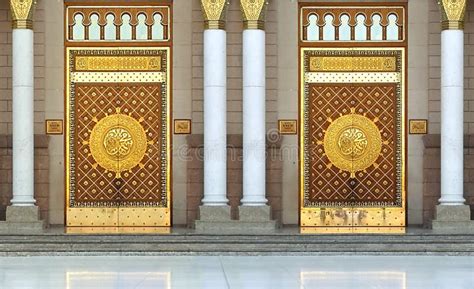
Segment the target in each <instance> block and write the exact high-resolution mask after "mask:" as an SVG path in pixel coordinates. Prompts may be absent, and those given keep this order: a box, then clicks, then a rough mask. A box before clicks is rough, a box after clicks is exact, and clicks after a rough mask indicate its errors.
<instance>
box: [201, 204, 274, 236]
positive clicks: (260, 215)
mask: <svg viewBox="0 0 474 289" xmlns="http://www.w3.org/2000/svg"><path fill="white" fill-rule="evenodd" d="M199 211H200V219H199V220H196V222H195V228H196V233H198V234H210V235H260V234H269V233H274V232H275V231H276V229H277V223H276V221H274V220H272V219H271V210H270V207H269V206H240V207H239V213H240V219H239V220H232V219H231V216H230V206H225V207H211V206H201V207H199Z"/></svg>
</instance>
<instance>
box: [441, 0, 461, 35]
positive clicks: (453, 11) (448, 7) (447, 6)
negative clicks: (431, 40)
mask: <svg viewBox="0 0 474 289" xmlns="http://www.w3.org/2000/svg"><path fill="white" fill-rule="evenodd" d="M438 5H439V7H440V9H441V29H442V30H463V29H464V15H465V13H466V6H467V0H438Z"/></svg>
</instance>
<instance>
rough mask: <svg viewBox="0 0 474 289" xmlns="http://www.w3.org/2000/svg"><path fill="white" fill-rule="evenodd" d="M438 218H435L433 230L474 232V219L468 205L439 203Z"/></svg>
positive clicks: (441, 231)
mask: <svg viewBox="0 0 474 289" xmlns="http://www.w3.org/2000/svg"><path fill="white" fill-rule="evenodd" d="M435 217H436V219H435V220H433V224H432V225H433V232H435V233H455V234H456V233H457V234H474V220H471V209H470V207H469V206H468V205H456V206H449V205H438V206H436V214H435Z"/></svg>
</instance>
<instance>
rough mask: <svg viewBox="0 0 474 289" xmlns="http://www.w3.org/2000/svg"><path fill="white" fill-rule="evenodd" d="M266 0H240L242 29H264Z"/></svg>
mask: <svg viewBox="0 0 474 289" xmlns="http://www.w3.org/2000/svg"><path fill="white" fill-rule="evenodd" d="M267 6H268V0H240V9H241V10H242V16H243V19H244V29H261V30H264V29H265V16H266V10H267Z"/></svg>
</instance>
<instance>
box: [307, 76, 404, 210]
mask: <svg viewBox="0 0 474 289" xmlns="http://www.w3.org/2000/svg"><path fill="white" fill-rule="evenodd" d="M307 91H308V103H307V111H308V115H307V116H306V119H307V123H306V127H307V132H306V133H307V135H306V136H307V143H306V152H307V157H308V158H307V161H308V163H307V167H308V170H309V171H308V182H307V186H308V187H307V188H306V190H307V195H306V198H307V199H306V200H305V203H306V204H307V205H309V206H317V207H325V206H335V207H354V206H358V207H362V206H363V207H372V206H374V207H377V206H387V205H388V206H394V205H398V204H399V203H400V199H401V190H399V186H397V179H396V176H397V170H398V169H399V168H398V167H399V166H398V165H397V163H399V162H397V161H396V159H397V148H396V146H397V137H398V136H397V129H396V115H397V106H396V103H397V98H396V97H397V84H395V83H394V84H387V83H383V84H381V83H377V84H365V83H363V84H351V83H346V84H345V83H338V84H330V83H327V84H326V83H324V84H323V83H309V84H307ZM351 113H356V114H359V115H364V116H365V117H367V118H368V119H370V120H374V123H375V124H376V126H377V128H378V129H379V130H380V134H381V137H382V143H383V145H382V151H381V154H380V156H379V157H378V159H377V160H376V161H375V163H374V165H372V166H370V167H369V168H367V169H365V170H362V171H358V172H356V173H355V178H354V177H353V178H351V176H350V172H347V171H342V170H340V169H338V168H337V167H336V166H334V165H332V164H331V162H330V160H329V159H328V157H327V156H326V154H325V151H324V145H323V142H322V140H323V139H324V135H325V132H326V130H327V129H328V127H329V125H330V124H331V122H332V121H333V120H335V119H337V118H339V117H341V116H344V115H350V114H351Z"/></svg>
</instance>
